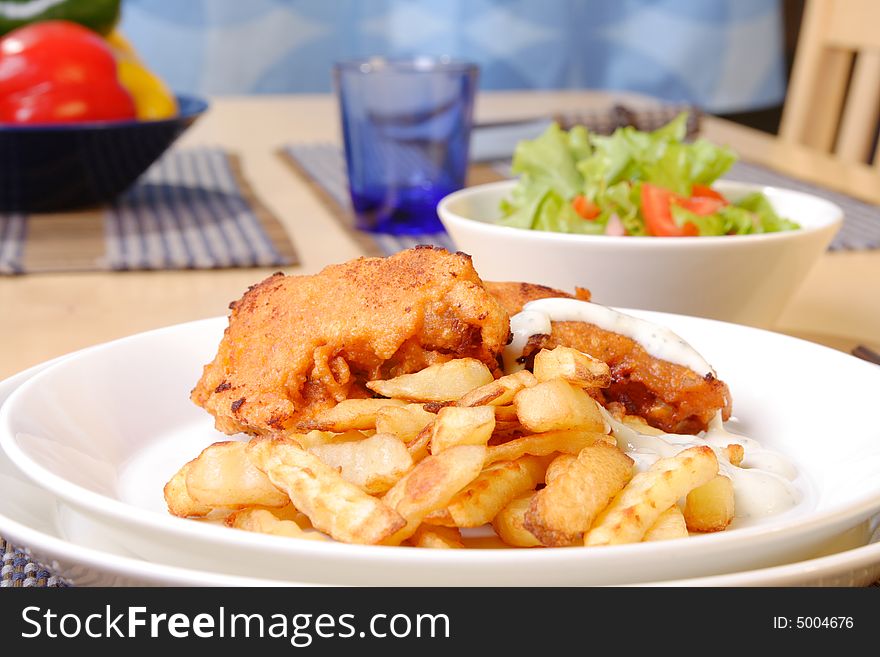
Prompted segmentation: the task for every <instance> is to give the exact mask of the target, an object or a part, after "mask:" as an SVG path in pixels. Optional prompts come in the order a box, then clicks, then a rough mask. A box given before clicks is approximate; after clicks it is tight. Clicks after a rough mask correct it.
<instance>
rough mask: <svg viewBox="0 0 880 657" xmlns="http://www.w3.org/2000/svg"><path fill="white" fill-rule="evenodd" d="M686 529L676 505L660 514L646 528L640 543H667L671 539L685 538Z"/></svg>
mask: <svg viewBox="0 0 880 657" xmlns="http://www.w3.org/2000/svg"><path fill="white" fill-rule="evenodd" d="M687 535H688V528H687V525H686V524H685V522H684V516H683V515H682V514H681V509H679V508H678V505H677V504H673V505H672V506H671V507H669V508H668V509H666V511H664V512H663V513H661V514H660V517H659V518H657V520H656V521H655V522H654V524H653V525H651V526H650V527H648V531H646V532H645V536H644V537H643V538H642V541H644V542H648V541H668V540H669V539H671V538H686V537H687Z"/></svg>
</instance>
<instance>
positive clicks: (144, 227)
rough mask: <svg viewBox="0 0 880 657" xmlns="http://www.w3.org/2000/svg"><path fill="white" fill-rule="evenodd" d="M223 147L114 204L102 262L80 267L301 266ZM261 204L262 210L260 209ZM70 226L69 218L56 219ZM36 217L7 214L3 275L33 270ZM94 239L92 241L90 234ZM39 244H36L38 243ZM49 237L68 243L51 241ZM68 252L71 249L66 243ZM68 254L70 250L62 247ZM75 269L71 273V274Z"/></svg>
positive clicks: (175, 156) (142, 182)
mask: <svg viewBox="0 0 880 657" xmlns="http://www.w3.org/2000/svg"><path fill="white" fill-rule="evenodd" d="M246 186H247V185H246V183H245V182H244V181H243V180H242V179H241V177H240V176H238V175H236V171H235V170H234V168H233V161H232V159H231V156H230V155H229V154H228V153H227V152H226V151H224V150H223V149H221V148H193V149H183V150H173V151H170V152H169V153H167V154H166V155H165V156H164V157H162V158H161V159H160V160H158V161H157V162H156V163H155V164H154V165H153V166H152V167H151V168H150V169H149V170H148V171H147V172H146V173H145V174H144V175H143V176H142V177H141V178H140V179H139V180H138V182H137V183H136V184H135V185H134V186H133V187H132V188H131V189H130V190H128V191H127V192H126V193H125V194H123V195H122V196H120V197H119V198H118V199H117V200H116V201H115V202H114V203H113V204H111V205H110V206H108V207H106V208H104V209H103V210H98V211H96V217H95V220H96V221H102V222H103V241H104V243H103V245H101V244H99V243H97V242H98V241H99V240H100V239H101V237H100V234H95V235H94V239H95V240H96V244H95V250H96V251H99V252H100V251H102V250H103V255H102V256H101V257H99V258H98V261H97V262H94V263H87V264H85V265H80V266H77V267H74V268H73V269H80V270H81V269H98V270H100V269H106V270H159V269H215V268H225V267H280V266H287V265H292V264H295V263H296V257H295V254H294V252H293V247H292V245H291V244H290V242H289V240H287V238H286V237H284V238H283V239H284V242H283V244H281V243H280V242H278V243H276V241H273V239H272V238H271V237H270V234H269V233H267V226H269V225H270V224H271V225H272V227H271V232H272V233H274V234H275V237H276V239H281V238H280V237H279V235H280V234H281V233H283V230H282V229H281V227H280V226H279V225H277V224H278V222H277V220H276V219H275V218H274V217H271V216H270V215H269V213H268V212H267V211H265V210H264V209H263V208H262V207H261V206H259V204H258V203H257V202H256V201H255V200H254V199H253V198H252V197H251V196H250V194H249V191H248V190H246V189H245V187H246ZM258 206H259V207H258ZM52 220H53V221H55V220H57V221H64V217H63V216H59V217H52ZM27 225H28V218H27V216H26V215H23V214H13V213H7V214H2V213H0V274H21V273H27V271H28V269H29V268H28V257H27V253H28V230H27ZM90 237H91V236H90ZM34 239H35V238H34ZM42 239H61V238H56V237H54V236H51V235H50V236H43V238H42ZM62 247H63V245H62ZM58 252H64V249H63V248H61V249H58ZM66 267H68V268H66ZM39 270H40V271H69V270H70V268H69V263H58V264H57V267H56V266H53V264H52V263H49V264H47V263H40V266H39Z"/></svg>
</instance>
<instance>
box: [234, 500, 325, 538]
mask: <svg viewBox="0 0 880 657" xmlns="http://www.w3.org/2000/svg"><path fill="white" fill-rule="evenodd" d="M226 526H227V527H232V528H233V529H243V530H244V531H248V532H256V533H258V534H270V535H272V536H286V537H289V538H302V539H306V540H311V541H315V540H318V541H322V540H326V537H325V536H324V535H323V534H319V533H318V532H307V531H303V529H302V527H300V526H299V525H298V524H296V523H295V522H294V521H293V520H281V519H279V518H277V517H276V516H275V515H274V514H273V513H271V512H270V511H269V510H267V509H260V508H254V507H248V508H246V509H241V510H239V511H234V512H233V513H232V514H230V515H229V516H228V517H227V518H226Z"/></svg>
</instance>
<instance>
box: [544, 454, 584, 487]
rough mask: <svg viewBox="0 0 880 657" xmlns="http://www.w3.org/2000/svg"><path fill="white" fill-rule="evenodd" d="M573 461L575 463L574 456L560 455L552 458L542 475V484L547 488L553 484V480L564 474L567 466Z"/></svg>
mask: <svg viewBox="0 0 880 657" xmlns="http://www.w3.org/2000/svg"><path fill="white" fill-rule="evenodd" d="M574 461H577V456H576V455H574V454H560V455H559V456H557V457H556V458H554V459H553V460H552V461H550V465H548V466H547V472H545V473H544V482H545V483H546V484H547V485H548V486H549V485H550V484H551V483H553V480H554V479H556V477H558V476H559V475H561V474H562V473H563V472H565V471H566V470H567V469H568V467H569V464H570V463H572V462H574Z"/></svg>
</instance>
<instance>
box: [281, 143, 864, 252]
mask: <svg viewBox="0 0 880 657" xmlns="http://www.w3.org/2000/svg"><path fill="white" fill-rule="evenodd" d="M285 150H286V152H287V154H288V155H289V156H290V157H293V158H294V159H296V161H297V162H298V163H299V165H300V167H301V168H302V169H303V170H305V171H306V172H307V173H308V174H309V175H310V176H311V177H312V178H314V179H315V181H317V182H318V183H319V184H320V185H321V186H322V187H323V188H324V189H325V190H326V191H327V193H328V194H329V195H330V196H331V197H332V198H333V199H335V200H336V202H337V203H339V204H340V205H341V206H342V207H345V208H348V207H349V205H350V203H349V200H348V189H347V182H346V177H345V159H344V157H343V155H342V152H341V150H340V148H339V147H338V146H336V145H335V144H296V145H290V146H287V147H286V149H285ZM498 171H499V173H500V174H502V175H508V174H509V166H507V165H503V164H500V165H499V166H498ZM725 177H727V178H730V179H731V180H739V181H742V182H751V183H758V184H762V185H773V186H777V187H785V188H788V189H795V190H799V191H803V192H807V193H810V194H815V195H816V196H821V197H823V198H826V199H828V200H829V201H832V202H834V203H837V204H838V205H839V206H840V207H841V208H842V209H843V213H844V221H843V227H842V228H841V230H840V232H839V233H838V234H837V236H836V237H835V238H834V241H833V242H832V243H831V245H830V246H829V247H828V250H829V251H858V250H870V249H880V208H878V207H877V206H875V205H871V204H870V203H864V202H862V201H859V200H858V199H855V198H852V197H851V196H847V195H845V194H840V193H838V192H834V191H831V190H829V189H825V188H824V187H819V186H817V185H811V184H809V183H805V182H803V181H801V180H797V179H795V178H790V177H788V176H786V175H783V174H781V173H778V172H776V171H773V170H771V169H768V168H766V167H763V166H759V165H757V164H751V163H749V162H737V163H736V164H735V165H734V166H733V168H732V169H731V170H730V172H729V173H728V174H727V176H725ZM369 235H371V236H372V237H373V239H374V240H375V241H376V242H377V245H378V247H379V248H380V250H381V251H382V252H383V253H386V254H389V255H390V254H391V253H395V252H397V251H399V250H401V249H405V248H408V247H409V246H411V243H412V242H413V240H412V239H406V238H401V237H397V236H394V235H381V234H372V233H369ZM416 238H417V239H419V240H421V242H420V243H423V244H437V245H440V246H444V247H446V248H448V249H452V250H454V249H455V245H454V244H452V243H451V240H450V238H449V236H448V235H446V234H445V233H441V234H431V235H420V236H416Z"/></svg>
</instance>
